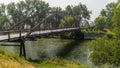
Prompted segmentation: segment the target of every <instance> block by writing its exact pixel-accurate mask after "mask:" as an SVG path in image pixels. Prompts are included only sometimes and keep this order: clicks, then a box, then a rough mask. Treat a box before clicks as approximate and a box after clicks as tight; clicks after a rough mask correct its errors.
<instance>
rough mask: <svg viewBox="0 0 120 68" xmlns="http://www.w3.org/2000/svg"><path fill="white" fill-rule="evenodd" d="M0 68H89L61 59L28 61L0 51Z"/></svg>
mask: <svg viewBox="0 0 120 68" xmlns="http://www.w3.org/2000/svg"><path fill="white" fill-rule="evenodd" d="M0 68H89V66H85V65H79V64H78V63H75V62H71V61H68V60H66V59H61V58H58V57H56V58H52V59H47V60H43V61H41V62H40V61H37V62H33V61H28V60H25V59H24V58H20V57H19V56H18V55H15V54H13V53H10V52H6V51H3V50H0Z"/></svg>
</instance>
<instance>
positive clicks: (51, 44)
mask: <svg viewBox="0 0 120 68" xmlns="http://www.w3.org/2000/svg"><path fill="white" fill-rule="evenodd" d="M86 42H88V41H74V40H63V39H53V38H50V39H48V38H46V39H38V40H37V41H26V42H25V45H26V53H27V58H28V59H32V60H43V59H46V58H52V57H56V56H60V57H63V58H66V59H68V60H71V61H75V62H78V63H80V64H87V65H91V64H92V63H91V62H90V61H89V58H88V57H89V54H90V52H89V50H88V49H87V46H86V44H85V43H86ZM2 48H4V49H6V50H8V51H11V52H14V53H17V54H19V47H13V46H12V47H3V46H2Z"/></svg>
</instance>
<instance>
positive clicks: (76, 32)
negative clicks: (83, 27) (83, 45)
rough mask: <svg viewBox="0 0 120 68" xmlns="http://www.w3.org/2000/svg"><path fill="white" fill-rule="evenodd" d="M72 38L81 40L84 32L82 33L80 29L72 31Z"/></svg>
mask: <svg viewBox="0 0 120 68" xmlns="http://www.w3.org/2000/svg"><path fill="white" fill-rule="evenodd" d="M74 39H75V40H83V39H84V33H82V32H81V31H80V30H76V31H74Z"/></svg>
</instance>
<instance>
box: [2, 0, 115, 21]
mask: <svg viewBox="0 0 120 68" xmlns="http://www.w3.org/2000/svg"><path fill="white" fill-rule="evenodd" d="M19 1H21V0H0V3H5V4H8V3H10V2H15V3H17V2H19ZM43 1H46V2H48V3H49V5H50V6H51V7H62V8H63V9H65V7H66V6H67V5H77V4H79V3H80V2H81V3H82V4H85V5H86V6H87V7H88V9H89V10H90V11H92V14H91V20H92V21H93V20H94V19H95V18H96V17H97V16H98V15H99V14H100V11H101V10H102V9H105V6H106V5H107V4H108V3H111V2H117V0H43Z"/></svg>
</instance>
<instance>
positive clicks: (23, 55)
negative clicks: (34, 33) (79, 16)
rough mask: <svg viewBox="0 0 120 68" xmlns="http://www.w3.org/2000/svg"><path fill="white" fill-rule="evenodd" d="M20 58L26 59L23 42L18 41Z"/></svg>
mask: <svg viewBox="0 0 120 68" xmlns="http://www.w3.org/2000/svg"><path fill="white" fill-rule="evenodd" d="M19 42H20V57H24V58H26V50H25V41H24V40H23V39H20V41H19Z"/></svg>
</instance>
